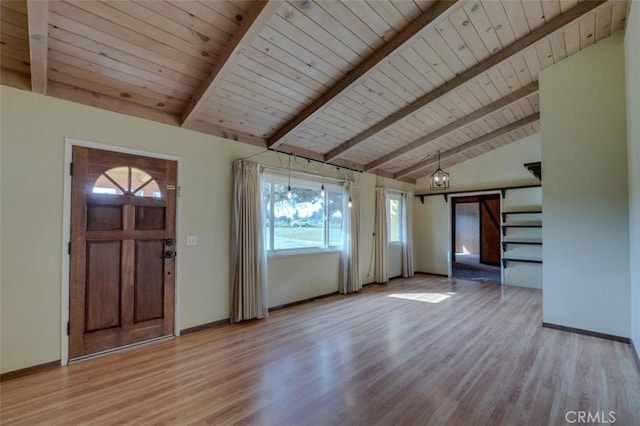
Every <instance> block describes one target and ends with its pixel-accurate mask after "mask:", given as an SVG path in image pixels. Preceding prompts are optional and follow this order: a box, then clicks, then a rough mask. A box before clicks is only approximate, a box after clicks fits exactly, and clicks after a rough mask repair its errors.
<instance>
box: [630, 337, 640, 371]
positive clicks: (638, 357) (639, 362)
mask: <svg viewBox="0 0 640 426" xmlns="http://www.w3.org/2000/svg"><path fill="white" fill-rule="evenodd" d="M631 349H632V350H633V355H634V358H635V360H636V364H637V365H638V369H640V354H639V353H638V347H637V346H636V345H635V343H633V340H631Z"/></svg>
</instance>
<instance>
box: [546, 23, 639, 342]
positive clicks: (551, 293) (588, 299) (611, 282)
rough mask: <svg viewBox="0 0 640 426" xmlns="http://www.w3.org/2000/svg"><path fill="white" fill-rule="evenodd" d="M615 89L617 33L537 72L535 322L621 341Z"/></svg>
mask: <svg viewBox="0 0 640 426" xmlns="http://www.w3.org/2000/svg"><path fill="white" fill-rule="evenodd" d="M636 78H637V77H636ZM624 81H625V73H624V47H623V37H622V33H618V34H616V35H614V36H612V37H610V38H607V39H605V40H602V41H600V42H598V43H597V44H595V45H593V46H591V47H589V48H588V49H585V50H583V51H581V52H579V53H577V54H575V55H573V56H571V57H569V58H567V59H566V60H563V61H562V62H559V63H558V64H556V65H554V66H552V67H550V68H547V69H545V70H544V71H542V72H541V73H540V99H541V104H540V110H541V112H542V118H541V134H542V176H543V180H544V191H543V194H542V206H543V211H544V228H543V239H544V247H543V261H544V269H543V284H544V287H543V290H544V291H543V320H544V321H546V322H549V323H553V324H558V325H563V326H568V327H574V328H579V329H584V330H589V331H595V332H600V333H607V334H612V335H616V336H622V337H629V332H630V330H629V324H630V310H629V297H630V287H629V226H628V223H629V222H628V221H629V207H628V202H627V200H628V192H627V179H628V177H627V143H626V124H625V122H626V120H625V116H626V108H625V86H624Z"/></svg>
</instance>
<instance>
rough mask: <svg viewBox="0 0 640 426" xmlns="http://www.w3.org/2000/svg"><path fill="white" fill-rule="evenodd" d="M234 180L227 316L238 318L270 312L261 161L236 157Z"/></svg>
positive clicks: (260, 316)
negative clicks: (229, 291) (256, 161)
mask: <svg viewBox="0 0 640 426" xmlns="http://www.w3.org/2000/svg"><path fill="white" fill-rule="evenodd" d="M233 183H234V185H233V187H234V188H233V211H232V217H231V221H232V228H231V229H232V232H233V234H232V236H231V262H232V263H231V312H230V317H231V320H232V321H234V322H239V321H243V320H249V319H255V318H265V317H267V316H268V315H269V311H268V309H267V297H266V294H267V278H266V277H267V262H266V253H265V249H264V241H263V235H264V233H263V229H264V226H263V217H262V191H261V188H262V181H261V175H260V165H258V164H257V163H254V162H252V161H246V160H237V161H235V162H234V163H233Z"/></svg>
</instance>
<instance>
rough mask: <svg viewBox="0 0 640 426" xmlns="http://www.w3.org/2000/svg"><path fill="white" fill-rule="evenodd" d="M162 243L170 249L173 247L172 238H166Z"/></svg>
mask: <svg viewBox="0 0 640 426" xmlns="http://www.w3.org/2000/svg"><path fill="white" fill-rule="evenodd" d="M164 243H165V244H166V246H167V247H171V246H173V244H174V243H175V241H174V240H173V238H167V239H166V240H164Z"/></svg>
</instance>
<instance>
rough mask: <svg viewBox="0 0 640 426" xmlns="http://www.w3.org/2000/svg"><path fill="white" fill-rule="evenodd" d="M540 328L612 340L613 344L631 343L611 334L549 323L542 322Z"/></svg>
mask: <svg viewBox="0 0 640 426" xmlns="http://www.w3.org/2000/svg"><path fill="white" fill-rule="evenodd" d="M542 326H543V327H546V328H553V329H555V330H560V331H568V332H569V333H575V334H583V335H585V336H591V337H597V338H599V339H607V340H613V341H615V342H620V343H631V339H629V338H628V337H620V336H614V335H612V334H606V333H598V332H597V331H589V330H583V329H581V328H573V327H565V326H564V325H557V324H551V323H549V322H543V323H542Z"/></svg>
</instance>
